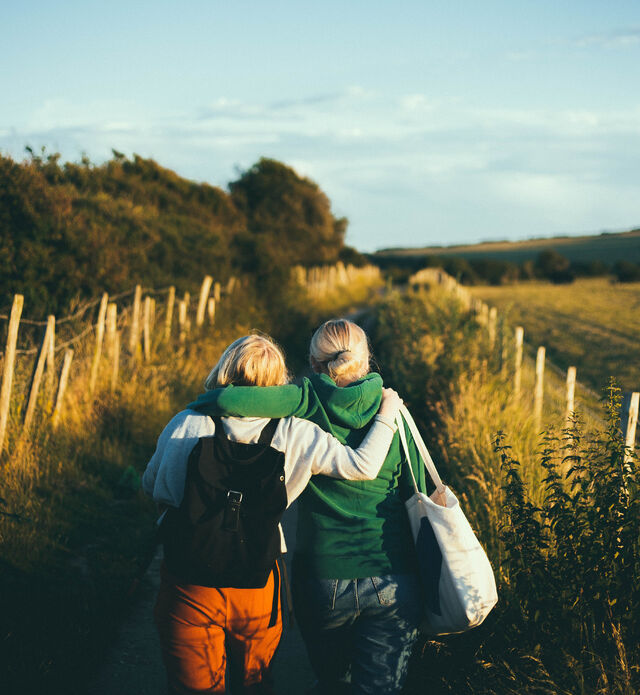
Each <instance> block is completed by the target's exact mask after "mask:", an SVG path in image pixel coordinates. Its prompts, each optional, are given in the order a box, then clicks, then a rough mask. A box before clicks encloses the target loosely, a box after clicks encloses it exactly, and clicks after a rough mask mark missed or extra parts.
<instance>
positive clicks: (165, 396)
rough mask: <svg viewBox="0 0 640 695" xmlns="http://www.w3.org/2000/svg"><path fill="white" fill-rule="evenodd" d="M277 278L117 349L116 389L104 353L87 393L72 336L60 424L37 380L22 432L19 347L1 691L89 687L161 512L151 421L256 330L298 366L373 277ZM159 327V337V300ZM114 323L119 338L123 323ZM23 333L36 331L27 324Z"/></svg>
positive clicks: (3, 499) (9, 458) (1, 526)
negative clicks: (331, 287)
mask: <svg viewBox="0 0 640 695" xmlns="http://www.w3.org/2000/svg"><path fill="white" fill-rule="evenodd" d="M278 289H279V294H278V301H277V302H274V301H266V300H265V299H264V298H263V297H261V293H260V291H259V290H258V289H257V288H256V287H255V286H253V285H252V284H246V283H238V286H237V289H236V290H234V293H233V295H232V296H231V297H223V299H222V301H221V302H219V304H218V307H217V311H216V323H215V326H214V327H210V326H207V327H205V328H203V329H201V330H195V329H194V330H192V333H191V334H190V336H189V338H188V339H187V341H186V342H185V343H184V344H181V343H180V342H179V341H178V340H177V338H175V336H174V338H175V339H174V340H173V341H170V342H169V344H166V343H165V342H164V340H163V339H161V338H159V337H158V338H157V339H156V343H155V344H154V349H153V351H152V359H151V361H150V362H148V363H145V362H137V361H135V360H133V359H131V358H129V357H127V356H126V350H125V351H124V352H123V354H122V358H121V371H120V380H119V384H118V388H117V390H116V392H115V393H111V392H110V390H109V365H108V364H107V361H106V360H105V361H104V363H103V365H102V371H101V377H100V380H99V382H98V388H97V390H96V393H95V396H92V395H90V394H89V389H88V383H89V371H90V365H91V360H92V356H93V335H92V334H89V336H88V337H87V339H86V340H83V341H81V342H79V343H77V344H76V345H74V348H75V356H74V360H73V364H72V373H71V377H70V382H69V386H68V389H67V393H66V397H65V408H64V416H63V419H62V422H61V424H60V427H59V428H58V430H57V431H55V432H54V431H52V429H51V426H50V422H49V412H50V401H51V397H52V394H51V393H48V392H47V389H44V392H43V395H42V397H41V399H40V403H39V406H38V410H37V416H36V418H35V420H34V424H33V426H32V428H31V430H30V432H29V435H28V436H27V437H26V438H25V437H23V435H22V431H21V420H22V412H21V411H22V407H23V403H24V394H25V393H26V390H27V385H28V383H29V377H30V373H31V369H32V365H33V360H34V356H33V355H30V356H25V355H21V356H20V358H19V360H18V363H17V365H16V375H15V381H14V388H13V394H14V397H13V398H12V411H11V416H10V421H9V427H8V430H7V442H6V446H5V451H4V453H3V455H2V457H1V458H0V468H1V473H2V475H1V476H0V615H2V620H1V621H0V626H1V627H0V641H1V644H2V648H1V649H0V682H1V683H2V687H3V688H4V689H5V690H3V692H4V691H6V692H8V693H18V692H20V693H25V694H28V693H40V692H51V693H56V692H65V693H70V694H73V693H78V694H79V695H80V694H83V693H84V692H86V690H85V683H86V678H87V677H88V676H90V674H91V673H92V671H94V670H95V668H96V666H97V663H98V661H99V659H100V656H101V654H102V653H103V652H104V650H105V649H106V647H107V646H108V644H109V642H110V641H111V639H112V638H113V636H114V634H115V630H116V628H117V626H118V625H119V623H120V621H121V619H122V615H123V613H124V612H125V611H126V610H127V609H128V607H129V605H130V602H131V600H132V596H133V594H134V593H135V587H136V584H137V581H138V578H139V576H140V575H141V573H142V572H143V571H144V570H145V568H146V566H147V564H148V561H149V559H150V557H151V553H152V552H153V550H154V547H155V517H156V512H155V508H154V505H153V504H152V503H151V501H150V500H148V499H147V498H146V497H145V496H144V495H143V493H142V492H141V490H140V475H141V473H142V472H143V470H144V468H145V466H146V462H147V461H148V460H149V458H150V457H151V455H152V453H153V450H154V448H155V443H156V439H157V437H158V435H159V433H160V431H161V430H162V428H163V427H164V425H165V424H166V422H167V421H168V420H169V419H170V418H171V417H172V415H173V414H174V413H175V412H177V411H179V410H181V409H183V408H184V406H185V405H186V404H187V403H188V402H190V401H191V400H193V398H194V397H195V396H196V395H197V394H198V393H200V392H201V390H202V382H203V379H204V377H205V376H206V375H207V374H208V372H209V370H210V369H211V367H212V366H213V364H215V362H216V360H217V358H218V357H219V355H220V353H221V352H222V349H223V348H224V347H225V346H226V345H227V344H229V343H230V342H231V341H232V340H234V339H235V338H237V337H239V336H241V335H244V334H246V333H248V332H250V331H251V330H252V329H258V330H262V331H265V332H268V333H271V334H272V335H273V336H274V338H275V339H276V340H277V341H279V342H280V343H281V344H282V345H283V347H284V348H285V350H286V352H287V353H290V354H293V355H294V356H295V353H299V354H298V360H297V361H296V360H294V361H293V362H292V363H291V362H290V365H289V366H290V367H291V368H292V369H293V370H296V369H299V368H300V367H301V366H302V365H303V364H304V363H305V362H306V358H305V354H306V349H307V346H308V339H309V337H310V335H311V332H312V330H313V329H315V327H316V326H317V324H318V322H320V321H321V320H322V319H324V318H325V317H328V316H327V315H333V314H335V312H339V311H343V310H345V309H348V307H350V306H352V305H354V304H360V303H362V302H364V301H366V300H367V299H368V298H369V297H370V295H371V292H372V290H373V289H375V283H374V285H373V287H372V285H371V283H370V282H369V283H366V282H356V283H354V284H353V285H352V286H351V287H350V289H349V291H344V292H340V293H334V294H333V295H331V296H326V297H321V298H319V299H318V300H316V301H311V300H309V298H308V297H307V295H306V293H305V291H304V289H303V288H300V287H293V286H290V287H287V286H285V285H284V284H282V285H281V286H280V287H279V288H278ZM271 299H272V300H273V297H271ZM87 319H89V317H87ZM156 325H157V326H158V328H159V331H158V333H157V334H156V335H157V336H159V334H161V333H162V332H163V331H162V326H163V315H162V307H161V306H159V307H158V315H157V319H156ZM82 328H83V326H79V327H78V332H80V330H81V329H82ZM120 329H121V331H122V342H123V343H126V340H127V338H128V332H127V331H128V328H127V326H126V324H125V325H122V326H120ZM175 330H176V332H177V327H176V329H175ZM36 337H37V336H36ZM22 340H23V342H25V343H26V342H28V341H33V342H35V341H36V339H35V338H34V337H33V336H31V335H29V334H28V332H27V334H26V335H24V336H23V338H22ZM21 347H28V345H23V344H21ZM60 360H61V355H59V356H58V361H60ZM57 366H58V368H59V365H57Z"/></svg>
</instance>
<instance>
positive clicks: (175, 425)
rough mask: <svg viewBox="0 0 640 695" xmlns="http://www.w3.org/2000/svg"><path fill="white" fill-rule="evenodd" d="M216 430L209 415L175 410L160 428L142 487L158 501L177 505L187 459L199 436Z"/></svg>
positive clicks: (180, 495) (180, 496)
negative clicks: (163, 426) (165, 424)
mask: <svg viewBox="0 0 640 695" xmlns="http://www.w3.org/2000/svg"><path fill="white" fill-rule="evenodd" d="M214 432H215V424H214V422H213V420H212V419H211V418H210V417H207V416H206V415H202V414H200V413H197V412H196V411H194V410H183V411H182V412H181V413H178V414H177V415H176V416H175V417H174V418H173V419H172V420H171V421H170V422H169V424H168V425H167V426H166V427H165V428H164V430H162V434H161V435H160V437H159V438H158V444H157V446H156V450H155V453H154V454H153V456H152V457H151V460H150V461H149V463H148V464H147V468H146V470H145V472H144V474H143V475H142V489H143V490H144V491H145V493H146V494H147V495H149V496H150V497H152V498H153V500H154V501H155V502H156V503H158V504H164V505H170V506H172V507H179V506H180V503H181V502H182V497H183V495H184V482H185V478H186V474H187V462H188V460H189V454H190V453H191V451H192V450H193V447H194V446H195V445H196V444H197V443H198V440H199V439H200V437H207V436H210V435H212V434H214Z"/></svg>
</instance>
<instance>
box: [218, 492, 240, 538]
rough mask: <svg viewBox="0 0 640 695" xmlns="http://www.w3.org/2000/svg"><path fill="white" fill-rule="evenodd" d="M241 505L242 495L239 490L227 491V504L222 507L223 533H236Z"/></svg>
mask: <svg viewBox="0 0 640 695" xmlns="http://www.w3.org/2000/svg"><path fill="white" fill-rule="evenodd" d="M241 504H242V493H241V492H240V491H239V490H229V491H228V492H227V503H226V505H225V507H224V518H223V520H222V528H223V529H224V530H225V531H237V530H238V526H239V525H240V505H241Z"/></svg>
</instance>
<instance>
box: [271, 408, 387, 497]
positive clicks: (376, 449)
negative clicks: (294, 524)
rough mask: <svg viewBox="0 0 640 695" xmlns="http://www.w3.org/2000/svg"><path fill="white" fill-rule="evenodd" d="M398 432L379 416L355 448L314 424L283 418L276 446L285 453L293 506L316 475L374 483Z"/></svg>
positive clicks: (286, 477) (289, 490)
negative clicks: (395, 433) (372, 481)
mask: <svg viewBox="0 0 640 695" xmlns="http://www.w3.org/2000/svg"><path fill="white" fill-rule="evenodd" d="M394 432H395V426H394V423H393V421H391V420H389V419H387V418H385V417H383V416H381V415H376V417H375V418H374V421H373V423H372V425H371V427H370V428H369V431H368V432H367V434H366V436H365V438H364V439H363V440H362V443H361V444H360V446H359V447H358V448H357V449H352V448H351V447H348V446H344V445H343V444H341V443H340V442H339V441H338V440H337V439H336V438H335V437H333V436H332V435H331V434H329V433H328V432H325V431H324V430H323V429H321V428H320V427H318V425H316V424H314V423H312V422H308V421H306V420H300V419H298V418H295V417H290V418H283V419H282V420H281V421H280V425H279V426H278V430H277V431H276V436H275V437H274V440H273V444H274V446H275V447H276V448H278V449H280V450H281V451H284V454H285V484H286V487H287V497H288V500H289V504H291V502H292V501H293V500H294V499H295V498H296V497H298V495H300V493H301V492H302V491H303V490H304V488H305V487H306V485H307V483H308V482H309V479H310V478H311V476H312V475H318V474H320V475H328V476H330V477H332V478H343V479H346V480H373V479H374V478H375V477H376V476H377V475H378V473H379V472H380V469H381V468H382V464H383V463H384V460H385V458H386V456H387V453H388V451H389V446H390V445H391V440H392V439H393V435H394Z"/></svg>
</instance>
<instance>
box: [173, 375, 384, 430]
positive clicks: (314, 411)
mask: <svg viewBox="0 0 640 695" xmlns="http://www.w3.org/2000/svg"><path fill="white" fill-rule="evenodd" d="M381 399H382V377H381V376H380V375H379V374H367V376H365V377H363V378H362V379H360V380H359V381H355V382H353V383H352V384H350V385H349V386H345V387H342V388H341V387H339V386H336V384H335V382H334V381H333V380H332V379H331V378H330V377H328V376H327V375H326V374H314V375H313V376H312V377H311V378H310V379H308V378H306V377H305V378H304V379H303V380H302V385H301V386H294V385H293V384H287V385H286V386H227V387H226V388H220V389H213V390H212V391H207V392H206V393H203V394H201V395H200V396H199V397H198V398H197V400H195V401H194V402H193V403H190V404H189V405H188V406H187V407H188V408H191V409H192V410H197V411H198V412H201V413H205V414H206V415H213V416H215V415H226V416H236V417H271V418H278V417H288V416H294V417H299V418H303V419H305V420H311V421H312V422H315V423H316V424H317V425H319V426H320V427H322V429H324V430H326V431H328V432H331V433H332V434H333V435H334V436H336V437H338V439H340V440H342V441H345V440H346V437H347V435H348V434H349V432H350V431H351V430H359V429H361V428H362V427H364V426H365V425H367V424H368V423H369V422H370V421H371V420H372V419H373V417H374V416H375V414H376V413H377V412H378V408H379V407H380V401H381Z"/></svg>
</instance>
